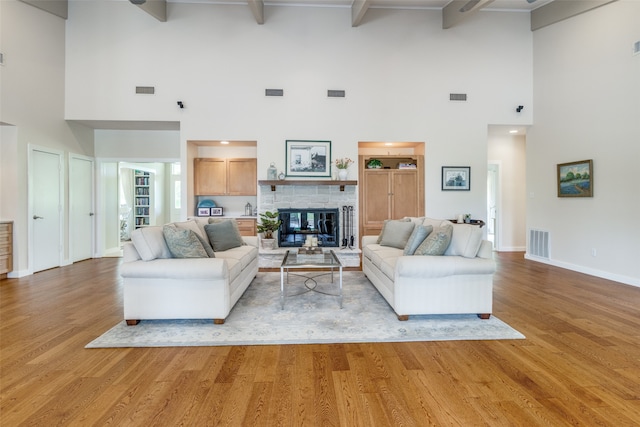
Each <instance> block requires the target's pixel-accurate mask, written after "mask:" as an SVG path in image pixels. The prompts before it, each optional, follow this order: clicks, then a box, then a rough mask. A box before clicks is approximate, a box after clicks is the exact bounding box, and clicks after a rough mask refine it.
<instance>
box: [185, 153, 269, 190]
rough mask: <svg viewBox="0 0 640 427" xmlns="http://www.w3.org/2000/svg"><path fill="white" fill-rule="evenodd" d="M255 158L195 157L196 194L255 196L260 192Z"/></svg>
mask: <svg viewBox="0 0 640 427" xmlns="http://www.w3.org/2000/svg"><path fill="white" fill-rule="evenodd" d="M257 182H258V167H257V159H255V158H237V159H229V158H226V159H225V158H197V159H194V193H195V195H196V196H255V195H256V194H258V187H257Z"/></svg>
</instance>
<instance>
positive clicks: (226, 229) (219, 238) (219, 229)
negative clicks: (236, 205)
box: [204, 220, 244, 252]
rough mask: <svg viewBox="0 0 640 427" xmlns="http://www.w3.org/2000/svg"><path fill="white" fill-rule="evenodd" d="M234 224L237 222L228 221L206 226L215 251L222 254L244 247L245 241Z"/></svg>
mask: <svg viewBox="0 0 640 427" xmlns="http://www.w3.org/2000/svg"><path fill="white" fill-rule="evenodd" d="M234 223H235V221H232V220H228V221H221V222H216V223H213V224H207V225H205V226H204V231H206V232H207V236H208V237H209V242H211V246H212V247H213V250H214V251H216V252H221V251H226V250H227V249H232V248H237V247H238V246H242V243H243V242H244V240H242V236H241V235H240V231H238V227H237V226H234Z"/></svg>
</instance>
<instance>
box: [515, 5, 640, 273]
mask: <svg viewBox="0 0 640 427" xmlns="http://www.w3.org/2000/svg"><path fill="white" fill-rule="evenodd" d="M639 17H640V2H635V1H617V2H614V3H610V4H608V5H606V6H603V7H600V8H598V9H595V10H592V11H590V12H588V13H585V14H582V15H578V16H575V17H573V18H571V19H568V20H566V21H562V22H560V23H557V24H554V25H551V26H549V27H545V28H543V29H541V30H538V31H536V32H535V33H534V64H535V67H534V87H535V88H537V89H536V91H535V98H534V102H535V125H534V126H533V127H532V128H531V130H530V132H529V133H528V135H527V192H528V195H529V199H528V200H527V228H529V229H531V228H533V229H541V230H546V231H549V232H550V236H551V237H550V239H551V240H550V242H551V246H550V258H551V259H550V260H549V262H550V263H552V264H555V265H559V266H562V267H566V268H570V269H574V270H577V271H583V272H586V273H589V274H593V275H597V276H602V277H605V278H610V279H613V280H618V281H621V282H625V283H630V284H634V285H636V286H640V244H639V243H640V227H638V226H637V225H636V224H635V221H634V218H635V216H636V212H638V210H640V191H638V185H637V175H638V174H637V171H638V164H639V161H640V143H639V141H640V120H639V117H640V55H636V56H633V55H632V44H633V43H634V42H636V41H638V40H640V26H639V25H638V24H639V22H640V21H639V19H638V18H639ZM586 159H593V168H594V170H593V178H594V186H593V194H594V195H593V197H591V198H558V197H557V180H556V175H557V173H556V165H557V164H558V163H566V162H571V161H579V160H586ZM592 249H595V250H596V256H595V257H594V256H592V255H591V251H592Z"/></svg>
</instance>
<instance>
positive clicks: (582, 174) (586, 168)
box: [557, 159, 593, 197]
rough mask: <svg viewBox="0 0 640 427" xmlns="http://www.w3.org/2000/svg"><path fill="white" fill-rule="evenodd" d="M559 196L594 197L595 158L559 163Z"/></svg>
mask: <svg viewBox="0 0 640 427" xmlns="http://www.w3.org/2000/svg"><path fill="white" fill-rule="evenodd" d="M557 169H558V173H557V175H558V177H557V178H558V197H593V160H592V159H590V160H580V161H577V162H569V163H559V164H558V166H557Z"/></svg>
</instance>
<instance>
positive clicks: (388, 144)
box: [384, 142, 393, 146]
mask: <svg viewBox="0 0 640 427" xmlns="http://www.w3.org/2000/svg"><path fill="white" fill-rule="evenodd" d="M384 145H387V146H391V145H393V142H385V143H384Z"/></svg>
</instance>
